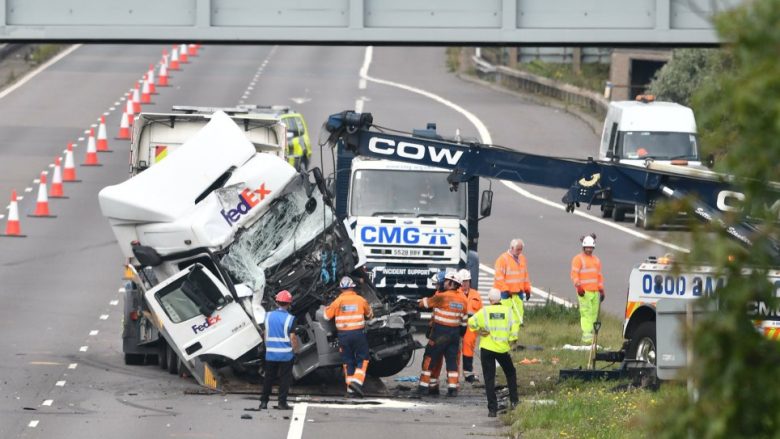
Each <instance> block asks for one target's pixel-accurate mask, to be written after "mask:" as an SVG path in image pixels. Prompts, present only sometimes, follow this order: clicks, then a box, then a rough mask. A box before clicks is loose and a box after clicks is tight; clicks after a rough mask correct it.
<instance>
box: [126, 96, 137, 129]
mask: <svg viewBox="0 0 780 439" xmlns="http://www.w3.org/2000/svg"><path fill="white" fill-rule="evenodd" d="M134 108H135V105H134V104H133V98H132V94H129V93H128V95H127V105H126V106H125V114H127V125H128V126H133V118H134V117H135V110H134Z"/></svg>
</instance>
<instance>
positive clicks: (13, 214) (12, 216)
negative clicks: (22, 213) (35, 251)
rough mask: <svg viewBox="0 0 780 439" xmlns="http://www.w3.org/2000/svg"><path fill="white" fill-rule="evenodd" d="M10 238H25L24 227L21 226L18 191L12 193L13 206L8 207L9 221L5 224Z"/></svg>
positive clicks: (6, 233) (6, 234) (6, 232)
mask: <svg viewBox="0 0 780 439" xmlns="http://www.w3.org/2000/svg"><path fill="white" fill-rule="evenodd" d="M0 236H8V237H9V238H24V237H25V236H26V235H22V227H21V226H20V225H19V205H18V204H17V202H16V191H11V204H9V205H8V221H7V222H6V223H5V234H2V235H0Z"/></svg>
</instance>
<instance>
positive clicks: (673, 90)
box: [647, 49, 730, 106]
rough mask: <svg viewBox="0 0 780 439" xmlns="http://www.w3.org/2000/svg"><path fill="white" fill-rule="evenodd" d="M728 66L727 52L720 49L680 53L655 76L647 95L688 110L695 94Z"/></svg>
mask: <svg viewBox="0 0 780 439" xmlns="http://www.w3.org/2000/svg"><path fill="white" fill-rule="evenodd" d="M729 64H730V63H729V59H728V56H727V55H726V52H724V51H722V50H719V49H677V50H675V51H674V52H672V59H671V60H670V61H669V62H668V63H666V64H665V65H664V66H663V67H661V69H659V70H658V72H656V74H655V77H654V78H653V80H652V81H651V82H650V85H649V86H648V90H647V91H648V93H650V94H653V95H655V96H656V97H657V98H658V99H659V100H664V101H672V102H677V103H678V104H682V105H686V106H688V105H689V104H690V100H691V96H692V95H693V93H694V92H695V91H696V90H698V89H700V88H701V86H702V84H705V83H707V82H708V81H710V80H712V78H713V77H714V76H715V75H717V74H718V73H720V72H722V71H723V69H724V68H725V69H727V68H729Z"/></svg>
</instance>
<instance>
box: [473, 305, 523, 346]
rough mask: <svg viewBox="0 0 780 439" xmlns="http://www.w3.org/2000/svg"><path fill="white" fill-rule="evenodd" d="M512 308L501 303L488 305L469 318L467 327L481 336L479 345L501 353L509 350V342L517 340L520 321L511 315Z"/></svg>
mask: <svg viewBox="0 0 780 439" xmlns="http://www.w3.org/2000/svg"><path fill="white" fill-rule="evenodd" d="M512 314H513V313H512V310H511V309H509V307H507V306H505V305H501V304H495V305H488V306H486V307H484V308H482V310H481V311H479V312H478V313H476V314H474V315H473V316H472V317H471V318H469V328H471V330H472V331H475V332H477V333H482V334H483V335H484V333H485V332H488V333H490V335H488V336H483V337H482V339H481V340H480V342H479V347H480V348H482V349H487V350H489V351H492V352H496V353H499V354H503V353H504V352H509V349H510V346H509V343H510V342H512V341H515V340H517V331H518V330H519V329H520V322H519V321H518V320H517V319H515V318H514V317H513V316H512Z"/></svg>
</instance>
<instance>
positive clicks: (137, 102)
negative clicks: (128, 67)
mask: <svg viewBox="0 0 780 439" xmlns="http://www.w3.org/2000/svg"><path fill="white" fill-rule="evenodd" d="M140 112H141V90H140V87H139V86H138V84H135V88H134V89H133V113H134V114H138V113H140Z"/></svg>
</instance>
